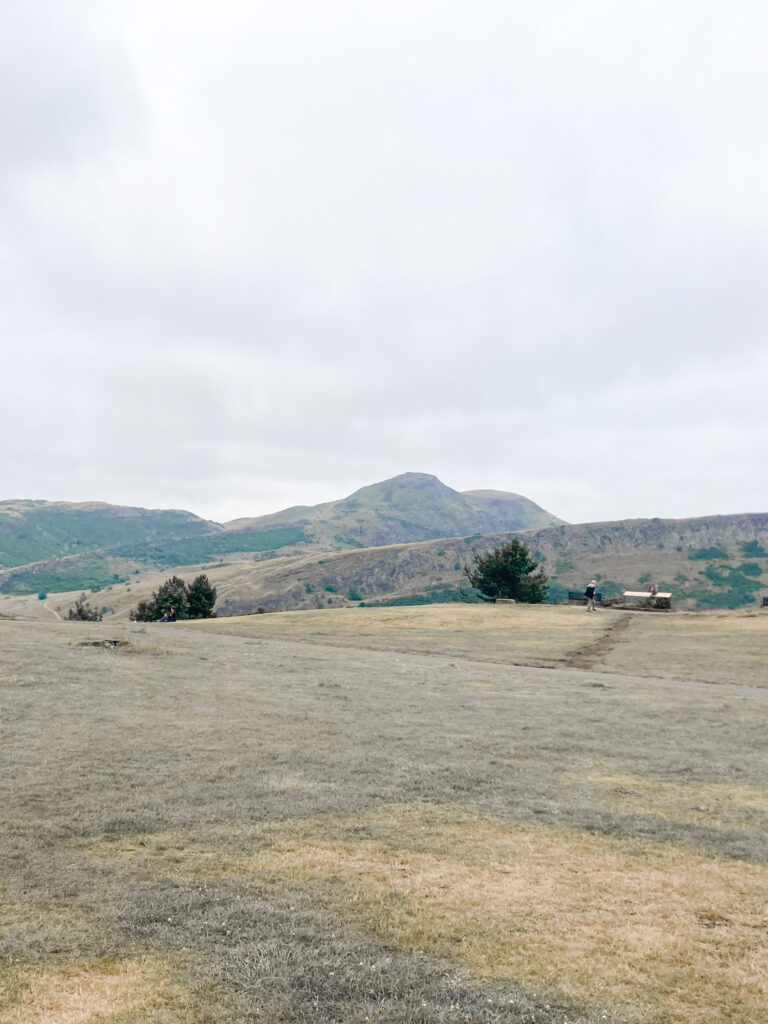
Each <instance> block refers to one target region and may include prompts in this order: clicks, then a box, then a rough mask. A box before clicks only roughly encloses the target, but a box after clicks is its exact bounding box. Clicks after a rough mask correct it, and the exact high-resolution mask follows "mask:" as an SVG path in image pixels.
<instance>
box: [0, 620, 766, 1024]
mask: <svg viewBox="0 0 768 1024" xmlns="http://www.w3.org/2000/svg"><path fill="white" fill-rule="evenodd" d="M693 622H695V623H697V624H698V625H697V627H696V628H697V631H696V632H695V635H694V633H692V632H688V631H687V630H688V629H689V623H693ZM617 623H629V625H627V626H625V627H623V628H621V629H619V628H618V627H617ZM756 625H757V626H760V627H761V628H760V629H757V628H755V626H756ZM763 626H764V623H763V622H762V620H760V619H759V618H758V617H757V616H753V617H747V616H744V615H735V614H733V613H729V614H724V615H710V616H696V617H687V616H667V617H651V616H644V617H643V616H631V615H624V614H621V613H604V614H598V615H596V616H586V615H585V613H583V611H582V610H581V609H575V608H546V607H538V608H520V607H518V608H509V607H507V608H504V609H502V608H492V607H488V606H483V607H471V608H467V607H449V608H445V607H444V608H426V609H416V610H410V609H390V610H386V611H372V610H357V611H354V610H341V611H337V612H330V613H328V612H323V613H320V612H314V613H306V612H302V613H290V614H287V615H281V616H253V617H249V618H247V619H241V620H234V619H231V620H226V621H213V622H209V623H205V624H203V623H199V624H194V625H184V626H181V627H179V626H178V624H177V626H172V627H162V626H150V627H129V626H127V625H122V626H121V625H119V624H112V625H107V624H94V625H89V624H57V623H55V622H54V623H52V624H51V626H50V627H49V628H45V629H43V628H41V626H40V625H39V624H31V623H30V624H24V623H12V622H10V623H9V622H2V621H0V634H1V636H0V639H1V640H2V643H0V651H1V652H2V654H1V655H0V656H1V657H2V668H3V671H2V673H0V702H1V703H2V706H3V709H4V714H3V717H2V720H0V730H2V735H1V736H0V739H1V741H2V742H0V761H1V762H2V770H0V802H2V806H3V808H4V815H3V823H2V825H0V829H2V834H0V841H1V842H2V845H3V849H4V858H5V859H4V870H3V873H2V877H1V878H0V889H1V890H2V902H3V906H4V911H5V912H4V921H3V924H2V926H0V957H2V961H1V962H0V977H1V978H2V985H0V1021H2V1022H3V1024H21V1022H25V1024H30V1022H34V1024H42V1022H44V1021H45V1022H48V1024H52V1022H53V1021H56V1022H57V1024H61V1022H62V1021H66V1020H70V1019H71V1020H75V1019H89V1018H88V1017H87V1015H86V1016H82V1015H83V1014H87V1013H88V1012H90V1014H91V1016H92V1017H93V1015H94V1014H95V1013H96V1012H97V1011H98V1012H100V1013H101V1014H102V1016H104V1017H106V1016H107V1015H108V1014H113V1015H115V1017H114V1019H115V1020H120V1021H124V1022H126V1024H127V1022H138V1021H139V1020H140V1021H142V1022H144V1024H146V1022H154V1024H177V1022H178V1024H181V1022H189V1021H193V1020H194V1021H207V1022H209V1024H235V1022H237V1024H240V1022H243V1021H247V1020H263V1021H274V1020H280V1021H282V1022H284V1024H293V1022H297V1024H298V1022H299V1021H307V1020H311V1021H313V1022H324V1021H328V1022H330V1021H332V1020H333V1021H336V1022H337V1024H353V1022H354V1024H356V1022H359V1021H364V1020H365V1018H368V1019H369V1020H375V1019H376V1020H382V1021H384V1022H387V1024H396V1022H397V1024H400V1022H402V1021H405V1020H410V1021H419V1022H422V1024H448V1022H456V1024H459V1022H460V1024H467V1022H480V1021H484V1022H488V1024H490V1022H491V1021H497V1022H500V1024H522V1022H523V1021H525V1022H526V1024H530V1022H531V1021H536V1022H538V1024H562V1022H563V1021H564V1020H566V1019H567V1020H568V1021H569V1022H573V1024H597V1022H598V1021H608V1022H609V1024H618V1022H619V1021H630V1020H631V1021H634V1022H638V1024H641V1022H642V1024H646V1022H647V1024H651V1022H657V1021H665V1022H668V1024H726V1022H728V1024H730V1022H732V1021H736V1020H738V1021H739V1022H740V1024H762V1022H763V1021H764V1007H765V1005H766V1002H765V1000H766V983H765V978H766V973H765V969H764V968H765V957H766V952H767V950H766V947H765V944H764V939H765V932H764V917H763V915H764V907H765V903H766V900H767V899H768V860H767V859H766V850H768V843H767V842H766V840H767V839H768V771H767V766H766V761H765V756H764V735H765V728H766V726H767V725H768V695H767V694H768V691H766V690H764V689H758V688H750V684H751V685H752V687H755V684H759V685H764V683H765V677H764V672H763V671H762V665H764V663H765V657H766V654H768V647H766V644H767V643H768V639H767V637H768V634H766V632H765V630H764V628H762V627H763ZM675 630H677V632H675ZM659 631H662V633H664V636H665V637H667V639H666V640H664V641H663V642H664V643H666V644H667V646H668V648H669V649H670V650H672V649H675V650H677V652H678V663H677V664H675V665H672V666H671V667H670V666H669V665H667V663H666V660H665V659H664V658H659V657H658V651H659V649H660V648H659V644H660V637H661V635H662V633H660V632H659ZM664 631H668V632H664ZM105 638H112V639H118V640H121V641H123V642H124V646H122V647H118V648H116V649H104V648H103V647H99V646H96V647H94V646H91V645H92V644H94V643H96V644H99V643H100V642H101V641H103V639H105ZM745 644H747V645H750V644H752V645H756V646H755V647H754V651H755V655H756V658H755V661H754V663H753V665H752V666H751V667H750V666H749V665H748V664H747V663H746V662H744V663H741V662H734V663H732V665H731V669H730V675H729V676H727V683H728V685H727V686H726V688H722V687H718V686H712V685H700V684H699V682H698V680H700V679H703V678H707V675H708V673H711V672H712V666H713V664H715V662H717V660H718V658H717V656H715V654H714V652H716V651H718V650H720V649H721V648H722V649H723V650H726V649H727V648H731V650H734V651H735V650H738V649H743V647H744V645H745ZM760 645H762V646H760ZM758 656H759V657H758ZM547 658H548V659H549V660H550V661H551V663H552V664H553V665H554V666H556V667H555V669H554V670H553V669H552V668H549V669H546V670H542V669H541V668H526V667H513V666H514V665H515V664H516V663H517V664H519V663H523V664H524V663H532V662H533V663H541V661H542V660H543V659H544V660H545V659H547ZM612 659H613V660H612ZM615 659H618V667H617V662H616V660H615ZM629 663H631V664H632V665H633V667H634V669H635V670H637V671H642V672H644V673H647V674H655V675H656V676H664V675H666V674H667V673H668V672H669V673H670V674H671V675H672V676H673V677H674V676H676V675H679V674H680V665H682V664H685V666H686V672H687V675H688V677H689V679H690V680H691V682H690V683H689V684H686V685H679V684H674V683H669V682H667V681H666V680H665V679H663V678H657V679H653V680H644V679H643V678H640V677H638V676H637V675H622V674H616V673H617V672H620V671H621V668H622V666H623V667H624V669H625V670H626V666H627V664H629ZM725 663H726V659H724V658H720V664H721V665H722V666H723V668H722V671H723V672H725V668H724V666H725ZM590 664H591V666H592V667H591V668H590V667H585V666H589V665H590ZM578 666H581V667H578ZM609 669H610V670H611V672H609V671H607V670H609ZM723 681H726V676H723ZM78 1013H80V1014H81V1016H80V1017H78V1016H77V1014H78ZM110 1019H111V1018H110Z"/></svg>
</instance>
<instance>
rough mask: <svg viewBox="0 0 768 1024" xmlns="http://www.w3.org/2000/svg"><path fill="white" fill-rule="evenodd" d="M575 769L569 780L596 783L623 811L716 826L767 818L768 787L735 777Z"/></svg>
mask: <svg viewBox="0 0 768 1024" xmlns="http://www.w3.org/2000/svg"><path fill="white" fill-rule="evenodd" d="M595 767H596V766H595V765H594V764H593V765H592V770H587V771H586V772H584V773H582V772H569V773H566V774H564V776H563V781H564V782H575V783H588V784H589V785H591V786H594V787H595V791H596V798H597V800H598V802H599V803H600V804H602V805H603V806H605V807H609V808H610V809H611V810H615V811H618V812H619V813H621V814H652V815H653V816H654V817H656V818H665V819H667V820H670V821H685V822H689V823H691V824H694V825H709V826H712V827H714V828H723V827H728V826H732V827H741V828H748V827H749V826H750V823H751V822H752V819H753V817H754V818H758V819H759V823H760V825H761V826H762V824H763V823H764V821H765V818H766V816H768V789H766V788H764V787H762V786H748V785H743V784H739V783H731V782H710V783H702V782H694V781H690V780H687V781H685V782H680V781H678V780H671V779H658V778H649V777H647V776H641V775H630V774H627V773H622V772H612V771H610V768H609V766H606V770H605V771H600V770H598V771H595V770H594V769H595Z"/></svg>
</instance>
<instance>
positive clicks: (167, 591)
mask: <svg viewBox="0 0 768 1024" xmlns="http://www.w3.org/2000/svg"><path fill="white" fill-rule="evenodd" d="M171 608H175V609H176V618H177V619H188V618H189V590H188V588H187V584H186V583H185V582H184V580H183V579H182V578H181V577H180V576H171V578H170V579H169V580H166V581H165V583H163V585H162V586H161V587H160V589H159V590H158V592H157V594H155V618H156V619H161V618H162V617H163V615H165V614H166V613H167V612H170V610H171Z"/></svg>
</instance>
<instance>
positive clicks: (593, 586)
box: [584, 580, 597, 612]
mask: <svg viewBox="0 0 768 1024" xmlns="http://www.w3.org/2000/svg"><path fill="white" fill-rule="evenodd" d="M596 591H597V580H591V581H590V582H589V583H588V584H587V589H586V590H585V591H584V597H586V599H587V611H588V612H593V611H594V610H595V593H596Z"/></svg>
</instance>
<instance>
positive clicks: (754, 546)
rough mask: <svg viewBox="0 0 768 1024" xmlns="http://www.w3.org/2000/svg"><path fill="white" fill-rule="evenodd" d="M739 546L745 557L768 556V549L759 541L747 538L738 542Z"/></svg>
mask: <svg viewBox="0 0 768 1024" xmlns="http://www.w3.org/2000/svg"><path fill="white" fill-rule="evenodd" d="M739 547H740V548H741V553H742V555H743V556H744V557H745V558H768V551H766V550H765V548H764V547H763V546H762V544H761V543H760V542H759V541H756V540H747V541H744V542H743V543H741V544H739Z"/></svg>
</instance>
